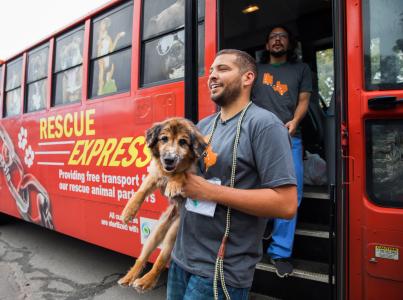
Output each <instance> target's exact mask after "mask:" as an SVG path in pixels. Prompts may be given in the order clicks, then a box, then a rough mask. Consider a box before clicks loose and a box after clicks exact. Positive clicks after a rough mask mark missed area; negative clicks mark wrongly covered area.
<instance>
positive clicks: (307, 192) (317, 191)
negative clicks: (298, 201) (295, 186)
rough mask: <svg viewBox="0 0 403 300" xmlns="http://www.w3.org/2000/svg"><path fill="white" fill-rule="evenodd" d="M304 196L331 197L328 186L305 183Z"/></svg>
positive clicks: (311, 197)
mask: <svg viewBox="0 0 403 300" xmlns="http://www.w3.org/2000/svg"><path fill="white" fill-rule="evenodd" d="M303 197H304V198H310V199H325V200H326V199H330V196H329V192H328V190H327V186H313V185H304V195H303Z"/></svg>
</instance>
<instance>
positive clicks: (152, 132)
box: [146, 123, 162, 157]
mask: <svg viewBox="0 0 403 300" xmlns="http://www.w3.org/2000/svg"><path fill="white" fill-rule="evenodd" d="M161 129H162V123H155V124H154V125H153V126H152V127H151V128H149V129H147V131H146V142H147V146H148V148H150V149H151V151H152V153H153V154H154V156H155V157H158V156H159V152H158V149H156V148H157V147H155V146H156V145H157V142H158V136H159V134H160V132H161Z"/></svg>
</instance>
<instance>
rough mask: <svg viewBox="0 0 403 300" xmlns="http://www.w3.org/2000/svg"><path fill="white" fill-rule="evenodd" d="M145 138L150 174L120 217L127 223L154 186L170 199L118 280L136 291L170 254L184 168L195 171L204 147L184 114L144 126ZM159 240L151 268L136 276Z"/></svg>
mask: <svg viewBox="0 0 403 300" xmlns="http://www.w3.org/2000/svg"><path fill="white" fill-rule="evenodd" d="M146 140H147V146H148V147H149V148H150V150H151V153H152V159H151V163H150V168H149V174H148V175H147V177H146V178H145V180H144V181H143V183H142V184H141V186H140V188H139V190H138V191H137V192H136V194H135V195H134V196H133V197H132V198H131V199H130V200H129V201H128V202H127V204H126V206H125V208H124V210H123V212H122V218H123V221H124V222H125V223H127V222H128V221H129V220H130V218H131V217H133V216H135V215H136V213H137V211H138V210H139V208H140V206H141V204H142V203H143V201H144V199H145V198H146V197H147V196H148V195H150V194H151V193H152V192H153V191H154V190H155V189H157V188H160V189H161V191H162V192H163V193H164V195H165V196H167V197H168V198H169V199H170V205H169V206H168V208H167V210H166V211H165V212H164V213H163V214H162V215H161V217H160V219H159V221H158V223H157V225H156V226H155V228H154V229H153V231H152V233H151V235H150V236H149V237H148V239H147V241H146V243H145V244H144V246H143V249H142V251H141V253H140V256H139V257H138V258H137V260H136V263H135V264H134V266H133V267H132V268H131V269H130V270H129V272H128V273H127V274H126V275H125V276H124V277H123V278H121V279H120V280H119V284H120V285H131V286H133V287H135V288H136V290H138V291H139V292H144V291H147V290H149V289H152V288H153V287H154V286H155V284H156V283H157V281H158V277H159V275H160V273H161V272H162V271H163V269H164V268H165V266H166V264H167V263H168V261H169V259H170V257H171V251H172V248H173V246H174V243H175V239H176V234H177V231H178V226H179V211H180V205H182V203H183V197H182V195H181V193H182V186H183V183H184V180H185V172H189V171H190V172H195V170H196V161H197V159H198V158H199V157H200V156H201V155H202V153H203V152H204V150H205V148H206V144H205V141H204V138H203V136H202V135H201V133H200V132H199V131H198V130H197V128H196V127H195V125H194V124H193V123H192V122H191V121H189V120H186V119H183V118H171V119H167V120H166V121H163V122H161V123H156V124H154V125H153V126H152V127H151V128H150V129H149V130H147V133H146ZM161 242H162V249H161V252H160V254H159V256H158V258H157V260H156V261H155V263H154V265H153V267H152V269H151V270H150V271H149V272H148V273H147V274H145V275H144V276H143V277H141V278H139V277H140V275H141V272H142V270H143V268H144V266H145V264H146V263H147V261H148V258H149V256H150V254H151V253H152V252H153V251H154V250H155V249H156V248H157V247H158V245H159V244H160V243H161Z"/></svg>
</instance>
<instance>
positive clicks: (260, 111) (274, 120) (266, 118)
mask: <svg viewBox="0 0 403 300" xmlns="http://www.w3.org/2000/svg"><path fill="white" fill-rule="evenodd" d="M249 116H250V122H251V123H253V124H254V125H257V126H259V127H262V128H264V127H269V126H276V125H280V126H283V125H284V124H283V122H281V120H280V119H279V118H278V117H277V116H276V115H275V114H274V113H272V112H271V111H269V110H267V109H264V108H261V107H260V106H258V105H256V104H252V106H251V107H250V114H249Z"/></svg>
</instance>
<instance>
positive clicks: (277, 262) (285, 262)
mask: <svg viewBox="0 0 403 300" xmlns="http://www.w3.org/2000/svg"><path fill="white" fill-rule="evenodd" d="M270 262H271V263H272V264H273V266H274V268H275V269H276V274H277V276H278V277H280V278H284V277H288V276H290V275H291V274H292V271H293V269H294V267H293V266H292V264H291V263H290V261H289V259H288V258H277V259H272V258H271V259H270Z"/></svg>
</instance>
